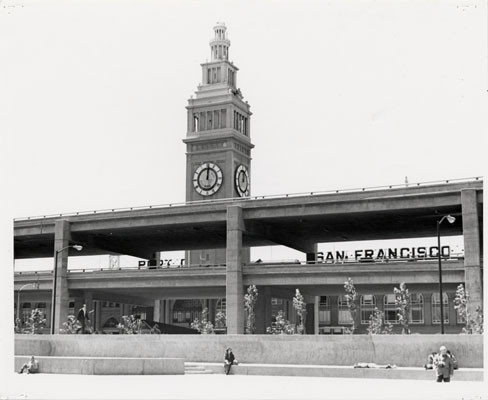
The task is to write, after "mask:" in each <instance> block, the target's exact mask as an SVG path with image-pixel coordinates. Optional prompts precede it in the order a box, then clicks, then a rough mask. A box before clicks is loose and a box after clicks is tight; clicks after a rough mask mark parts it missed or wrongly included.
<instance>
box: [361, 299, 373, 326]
mask: <svg viewBox="0 0 488 400" xmlns="http://www.w3.org/2000/svg"><path fill="white" fill-rule="evenodd" d="M375 307H376V298H375V297H374V296H373V295H372V294H365V295H363V296H361V301H360V309H361V323H362V324H367V323H369V317H370V316H371V315H372V314H373V311H374V308H375Z"/></svg>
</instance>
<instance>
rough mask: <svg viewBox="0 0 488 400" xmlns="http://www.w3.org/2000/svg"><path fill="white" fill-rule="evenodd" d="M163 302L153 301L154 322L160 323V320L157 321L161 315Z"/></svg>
mask: <svg viewBox="0 0 488 400" xmlns="http://www.w3.org/2000/svg"><path fill="white" fill-rule="evenodd" d="M162 301H163V300H154V317H153V320H154V322H160V321H161V320H160V319H159V317H160V315H161V303H162Z"/></svg>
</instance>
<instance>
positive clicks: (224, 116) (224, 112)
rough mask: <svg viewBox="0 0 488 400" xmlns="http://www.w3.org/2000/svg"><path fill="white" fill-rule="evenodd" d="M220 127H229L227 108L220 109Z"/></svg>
mask: <svg viewBox="0 0 488 400" xmlns="http://www.w3.org/2000/svg"><path fill="white" fill-rule="evenodd" d="M220 127H221V128H226V127H227V110H226V109H225V108H223V109H222V110H220Z"/></svg>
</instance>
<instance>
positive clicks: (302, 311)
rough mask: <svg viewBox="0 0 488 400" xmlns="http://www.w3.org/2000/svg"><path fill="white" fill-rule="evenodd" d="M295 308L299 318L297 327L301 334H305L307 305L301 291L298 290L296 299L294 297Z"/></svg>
mask: <svg viewBox="0 0 488 400" xmlns="http://www.w3.org/2000/svg"><path fill="white" fill-rule="evenodd" d="M293 308H295V310H296V312H297V315H298V318H299V321H300V323H299V325H298V327H297V331H298V333H299V334H301V335H304V334H305V317H306V315H307V303H305V300H304V299H303V296H302V294H301V293H300V290H298V289H297V290H296V292H295V297H293Z"/></svg>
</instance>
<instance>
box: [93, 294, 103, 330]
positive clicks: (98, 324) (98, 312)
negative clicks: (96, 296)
mask: <svg viewBox="0 0 488 400" xmlns="http://www.w3.org/2000/svg"><path fill="white" fill-rule="evenodd" d="M94 303H95V315H94V319H95V323H94V326H93V328H94V329H95V330H96V331H98V332H100V333H101V332H102V302H101V301H100V300H97V301H95V302H94Z"/></svg>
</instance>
